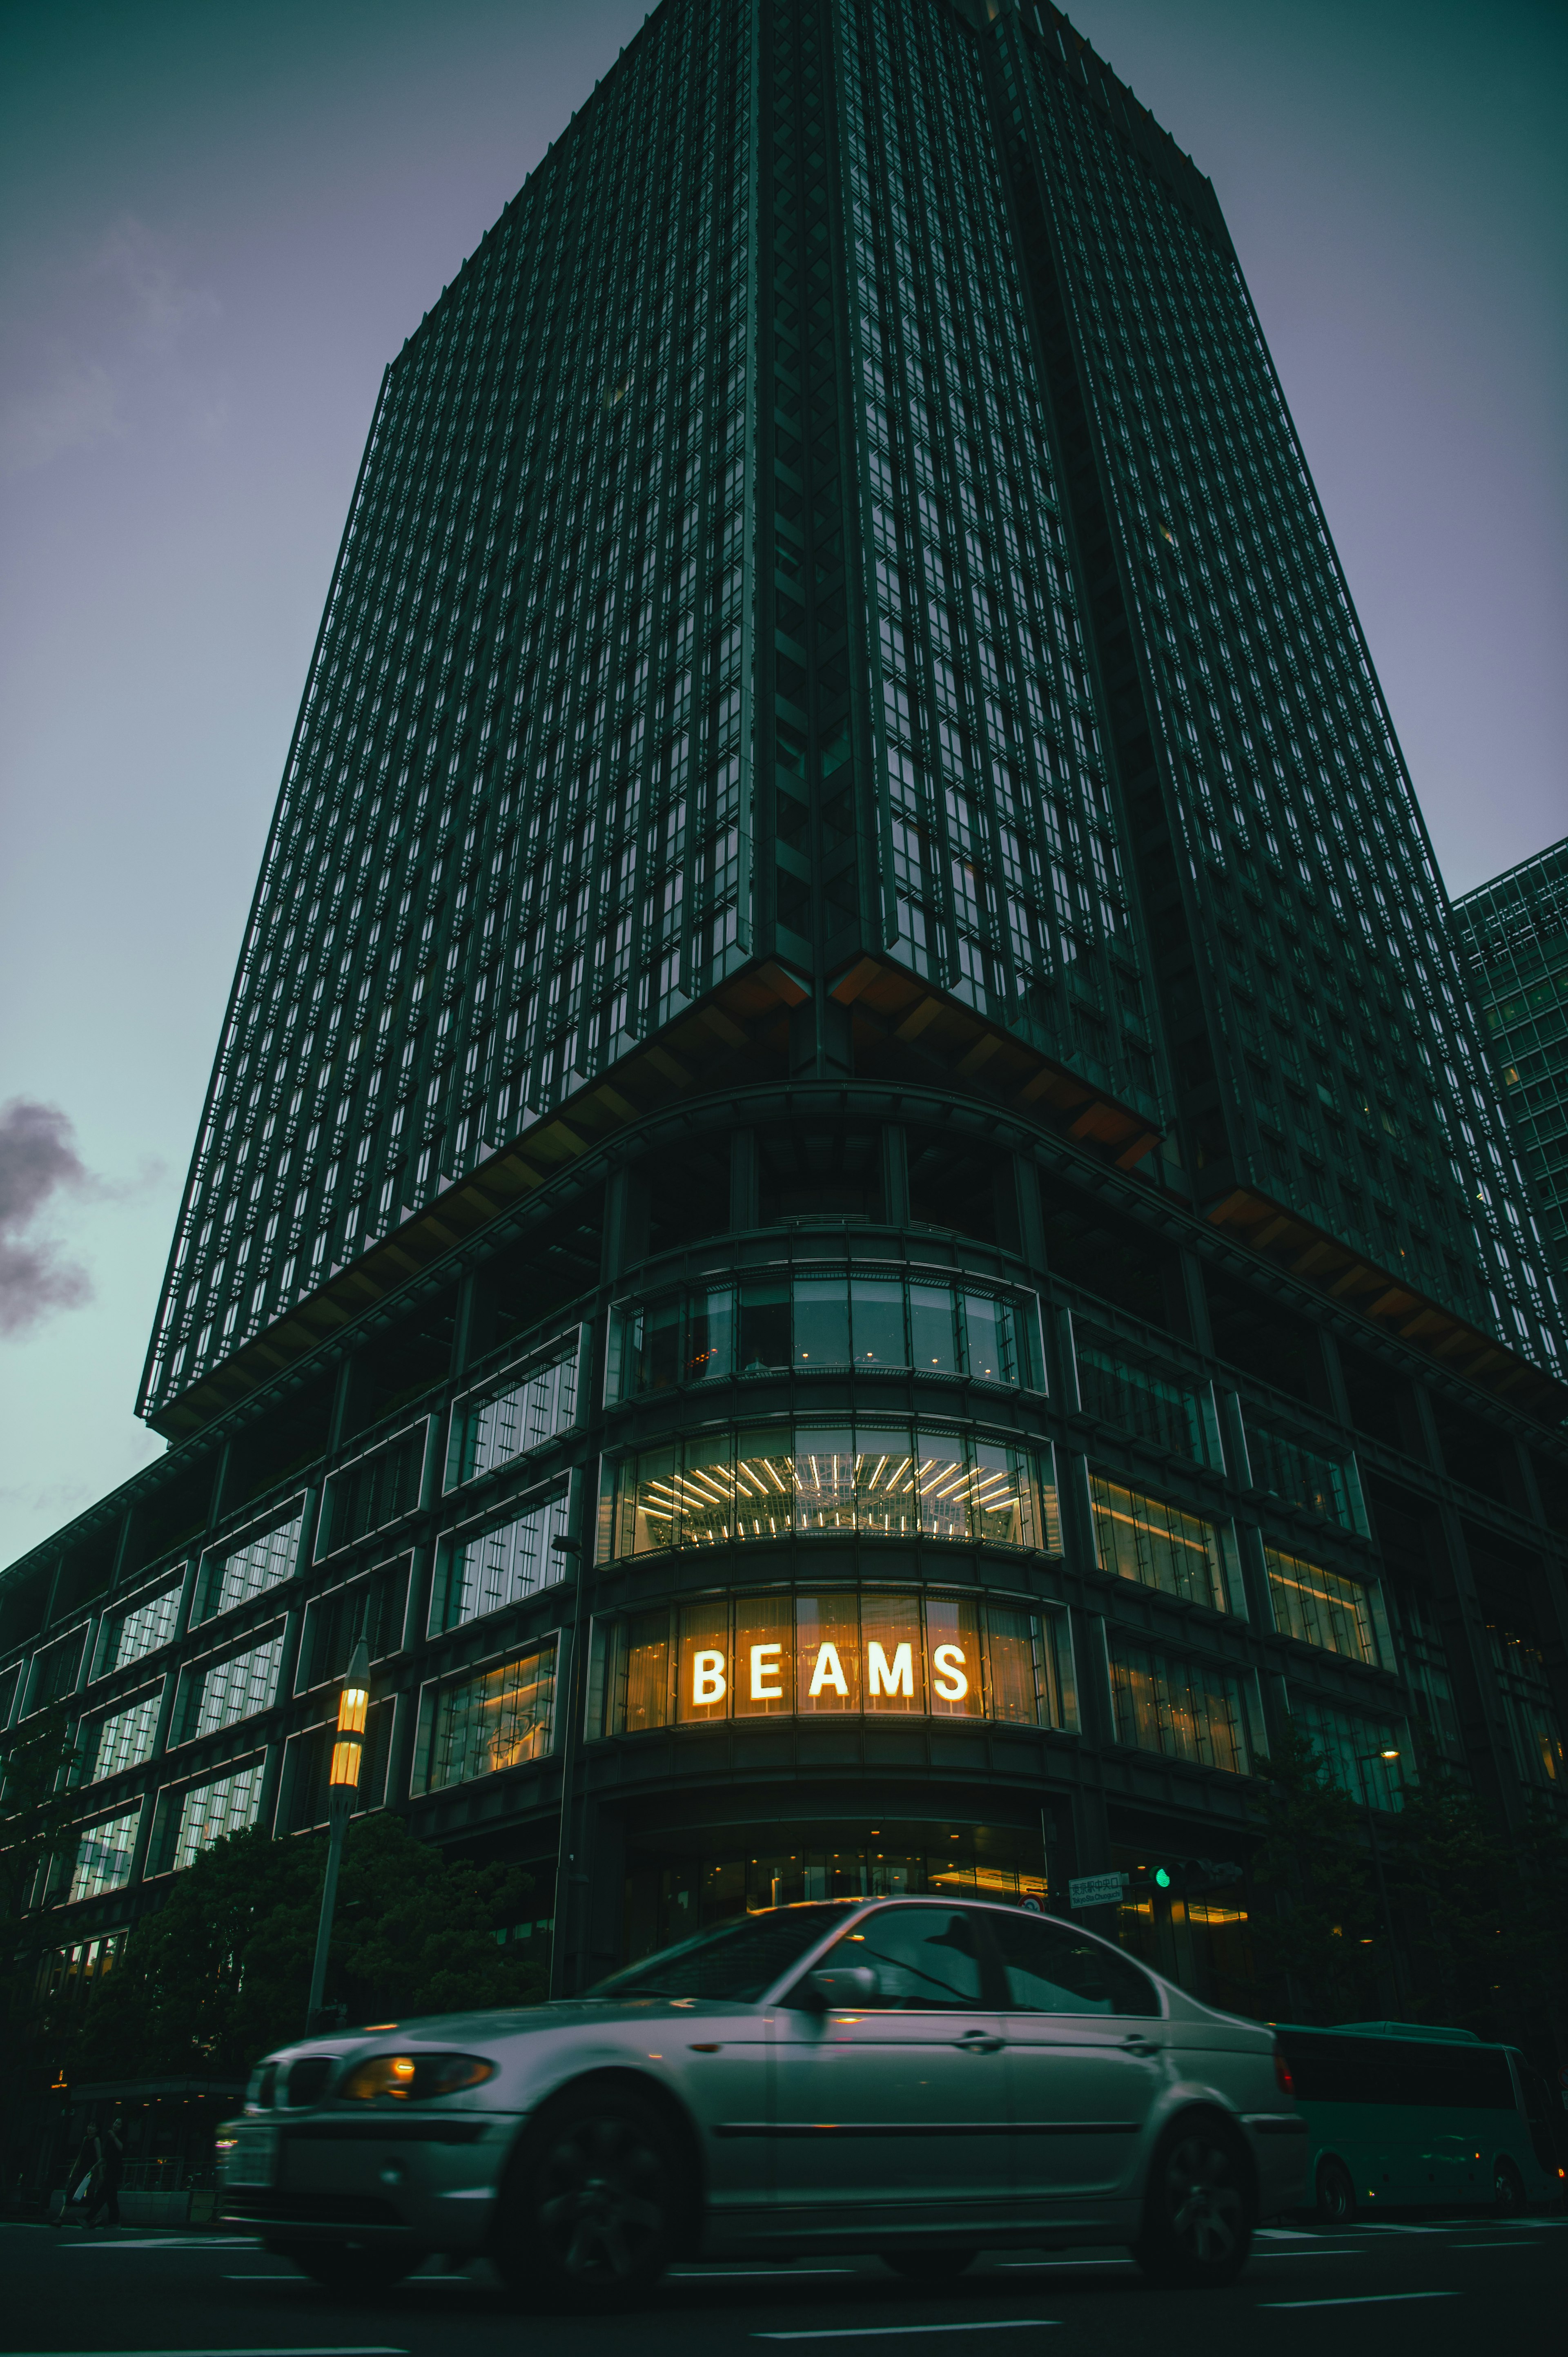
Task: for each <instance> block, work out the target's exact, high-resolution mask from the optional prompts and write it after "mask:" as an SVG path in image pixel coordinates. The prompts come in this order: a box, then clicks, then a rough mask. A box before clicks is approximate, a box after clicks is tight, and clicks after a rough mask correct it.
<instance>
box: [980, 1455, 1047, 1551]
mask: <svg viewBox="0 0 1568 2357" xmlns="http://www.w3.org/2000/svg"><path fill="white" fill-rule="evenodd" d="M1034 1489H1035V1484H1034V1477H1033V1475H1032V1473H1031V1471H1030V1468H1029V1459H1028V1457H1027V1455H1026V1453H1025V1451H1023V1450H1022V1449H1018V1448H1003V1447H1002V1445H1001V1443H1000V1442H999V1441H994V1440H977V1441H976V1442H975V1444H974V1478H973V1480H972V1484H971V1488H970V1500H971V1510H972V1514H973V1517H974V1528H975V1533H976V1535H977V1536H978V1537H980V1538H983V1539H990V1540H991V1541H992V1543H993V1544H994V1545H997V1546H1034V1545H1035V1544H1036V1537H1035V1533H1036V1529H1037V1527H1038V1516H1037V1514H1036V1511H1035V1496H1034Z"/></svg>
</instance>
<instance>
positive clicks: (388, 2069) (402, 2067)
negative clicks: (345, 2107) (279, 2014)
mask: <svg viewBox="0 0 1568 2357" xmlns="http://www.w3.org/2000/svg"><path fill="white" fill-rule="evenodd" d="M498 2068H499V2065H498V2064H496V2063H494V2062H487V2061H483V2060H482V2058H481V2057H480V2056H479V2055H478V2054H371V2055H368V2056H367V2057H366V2059H365V2061H363V2062H356V2063H355V2065H354V2067H353V2069H352V2070H351V2071H350V2072H349V2075H348V2077H347V2078H346V2079H345V2080H344V2081H343V2083H342V2085H341V2086H340V2087H339V2088H338V2094H339V2095H349V2096H351V2097H352V2098H353V2099H354V2100H355V2101H356V2102H358V2103H361V2104H371V2103H374V2102H375V2100H376V2098H377V2097H378V2096H379V2095H390V2096H392V2099H393V2100H394V2101H395V2102H397V2103H403V2104H424V2103H428V2102H429V2100H430V2098H431V2097H432V2096H433V2095H456V2094H460V2093H462V2091H463V2089H464V2088H465V2087H482V2086H483V2084H484V2083H485V2081H486V2080H487V2079H493V2078H494V2077H495V2075H496V2072H497V2070H498Z"/></svg>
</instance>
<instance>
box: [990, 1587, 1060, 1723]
mask: <svg viewBox="0 0 1568 2357" xmlns="http://www.w3.org/2000/svg"><path fill="white" fill-rule="evenodd" d="M985 1625H986V1631H987V1633H988V1635H989V1637H990V1646H989V1649H988V1650H989V1655H990V1666H991V1716H992V1717H993V1718H1000V1719H1005V1720H1008V1721H1010V1722H1011V1723H1012V1724H1013V1725H1014V1726H1016V1727H1035V1726H1037V1725H1039V1724H1040V1722H1041V1719H1042V1717H1044V1721H1045V1724H1046V1725H1047V1726H1049V1725H1051V1724H1052V1717H1051V1715H1050V1714H1049V1713H1045V1714H1042V1712H1041V1710H1040V1665H1039V1638H1038V1632H1037V1629H1036V1621H1035V1619H1034V1615H1033V1614H1032V1613H1028V1612H1010V1611H1007V1610H1005V1609H1004V1608H1003V1607H1002V1606H1000V1605H996V1604H993V1605H990V1606H988V1607H987V1609H986V1614H985Z"/></svg>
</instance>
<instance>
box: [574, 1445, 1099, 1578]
mask: <svg viewBox="0 0 1568 2357" xmlns="http://www.w3.org/2000/svg"><path fill="white" fill-rule="evenodd" d="M613 1480H614V1487H613V1494H612V1495H611V1496H609V1497H608V1498H607V1500H606V1511H607V1528H606V1530H605V1532H604V1542H605V1547H606V1550H607V1552H608V1553H610V1554H612V1555H645V1554H648V1553H650V1552H652V1551H653V1550H655V1549H658V1548H661V1547H671V1546H714V1545H718V1544H726V1543H733V1542H736V1541H740V1542H745V1541H748V1540H753V1539H776V1538H782V1537H785V1536H787V1535H789V1534H790V1533H791V1532H802V1533H807V1532H842V1531H855V1530H858V1531H861V1532H863V1533H867V1534H880V1535H883V1536H886V1537H901V1538H910V1537H916V1536H921V1535H923V1536H925V1537H927V1538H933V1539H959V1540H983V1541H985V1542H987V1543H988V1544H993V1545H997V1546H1015V1547H1033V1548H1038V1549H1039V1550H1041V1551H1042V1552H1043V1553H1045V1554H1047V1555H1059V1554H1060V1553H1061V1531H1060V1524H1059V1521H1058V1513H1057V1496H1056V1483H1055V1478H1054V1472H1053V1469H1052V1460H1051V1458H1050V1454H1049V1445H1048V1443H1042V1444H1041V1448H1040V1451H1039V1453H1038V1454H1036V1452H1035V1451H1034V1450H1031V1449H1022V1448H1014V1447H1012V1446H1011V1445H1009V1444H1006V1443H1004V1442H1001V1441H991V1440H987V1439H984V1438H983V1437H974V1436H972V1435H966V1434H961V1433H956V1432H943V1431H940V1430H939V1429H936V1428H934V1427H932V1426H922V1427H920V1428H918V1429H913V1428H911V1427H910V1426H908V1425H880V1424H878V1425H872V1424H861V1423H857V1424H855V1425H854V1426H850V1425H849V1424H847V1423H845V1424H834V1425H827V1424H822V1425H804V1424H800V1425H796V1426H789V1425H776V1426H757V1427H753V1428H750V1429H746V1428H741V1429H738V1430H736V1429H731V1430H727V1431H721V1432H718V1433H708V1434H703V1435H701V1436H695V1437H693V1438H691V1439H689V1440H685V1441H671V1442H669V1443H667V1444H666V1445H665V1446H664V1447H662V1448H650V1449H644V1450H643V1451H642V1452H641V1454H640V1455H639V1456H637V1457H629V1458H624V1459H623V1460H622V1461H621V1463H620V1465H619V1466H618V1467H617V1468H616V1469H615V1471H614V1477H613Z"/></svg>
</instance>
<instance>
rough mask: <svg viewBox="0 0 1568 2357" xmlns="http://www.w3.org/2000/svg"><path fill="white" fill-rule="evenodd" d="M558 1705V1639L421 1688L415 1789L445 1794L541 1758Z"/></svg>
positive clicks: (547, 1742)
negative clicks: (472, 1780)
mask: <svg viewBox="0 0 1568 2357" xmlns="http://www.w3.org/2000/svg"><path fill="white" fill-rule="evenodd" d="M554 1708H555V1641H554V1639H553V1638H552V1639H551V1640H550V1641H549V1642H548V1643H546V1644H543V1645H535V1646H532V1647H531V1648H530V1650H529V1651H528V1652H525V1653H515V1654H513V1655H512V1656H511V1657H510V1660H508V1661H504V1662H498V1663H495V1664H494V1665H493V1666H492V1667H491V1668H489V1669H484V1670H480V1671H478V1672H477V1673H476V1674H474V1675H473V1676H471V1677H463V1678H457V1679H454V1680H453V1681H452V1683H451V1684H447V1685H441V1686H431V1687H427V1688H426V1690H425V1696H424V1706H423V1707H422V1709H421V1713H420V1732H419V1747H418V1756H417V1759H416V1761H415V1767H414V1776H413V1790H414V1792H444V1791H445V1790H446V1787H447V1786H448V1785H449V1784H463V1783H467V1781H469V1779H470V1778H472V1777H475V1776H493V1775H496V1774H497V1773H498V1772H499V1770H501V1769H503V1768H519V1767H521V1766H522V1765H523V1763H524V1762H525V1761H526V1760H542V1758H543V1757H544V1755H545V1753H546V1752H547V1751H548V1750H549V1749H550V1739H551V1730H552V1723H553V1717H554Z"/></svg>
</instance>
